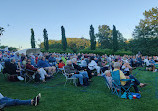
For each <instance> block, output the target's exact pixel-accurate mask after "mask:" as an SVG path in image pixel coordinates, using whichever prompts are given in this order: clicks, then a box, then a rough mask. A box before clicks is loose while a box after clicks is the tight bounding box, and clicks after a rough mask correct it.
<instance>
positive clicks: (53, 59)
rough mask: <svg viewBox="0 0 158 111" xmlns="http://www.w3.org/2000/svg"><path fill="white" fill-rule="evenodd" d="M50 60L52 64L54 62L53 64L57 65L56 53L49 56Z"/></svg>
mask: <svg viewBox="0 0 158 111" xmlns="http://www.w3.org/2000/svg"><path fill="white" fill-rule="evenodd" d="M48 60H49V62H50V64H52V66H56V64H57V61H56V58H55V54H52V55H51V56H50V57H49V59H48Z"/></svg>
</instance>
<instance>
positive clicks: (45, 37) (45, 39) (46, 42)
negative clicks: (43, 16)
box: [43, 29, 49, 50]
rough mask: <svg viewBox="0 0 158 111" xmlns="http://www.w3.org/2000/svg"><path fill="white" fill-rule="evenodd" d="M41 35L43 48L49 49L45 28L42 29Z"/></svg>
mask: <svg viewBox="0 0 158 111" xmlns="http://www.w3.org/2000/svg"><path fill="white" fill-rule="evenodd" d="M43 37H44V48H45V50H48V49H49V43H48V34H47V30H46V29H44V30H43Z"/></svg>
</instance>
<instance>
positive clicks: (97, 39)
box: [0, 7, 158, 55]
mask: <svg viewBox="0 0 158 111" xmlns="http://www.w3.org/2000/svg"><path fill="white" fill-rule="evenodd" d="M143 15H144V19H141V20H140V22H139V24H138V25H137V26H135V29H134V31H133V33H132V39H130V40H127V39H126V38H124V37H123V35H122V33H121V32H120V31H119V30H117V29H116V26H115V25H113V28H112V29H111V28H110V26H108V25H99V26H98V33H95V29H94V27H93V25H90V27H89V36H90V40H88V39H85V38H84V37H81V38H80V39H77V38H75V39H72V40H71V38H66V34H65V28H64V26H61V40H60V41H55V40H54V41H53V40H48V33H47V30H46V29H44V30H43V38H44V42H43V43H41V44H40V46H43V47H44V49H45V50H46V51H48V50H49V49H52V48H56V49H57V48H60V49H62V50H63V51H66V50H67V49H68V48H71V49H72V50H73V52H76V51H77V50H83V49H86V50H87V49H89V50H96V48H97V49H98V48H99V49H108V50H112V51H113V52H119V51H131V52H132V53H133V54H136V53H138V52H139V51H140V52H141V53H142V54H143V55H158V8H157V7H155V8H151V9H150V10H145V12H144V13H143ZM3 32H4V28H3V27H0V36H2V35H3ZM67 41H68V42H67ZM31 47H32V48H35V47H36V44H35V34H34V30H33V29H31Z"/></svg>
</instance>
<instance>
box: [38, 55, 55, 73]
mask: <svg viewBox="0 0 158 111" xmlns="http://www.w3.org/2000/svg"><path fill="white" fill-rule="evenodd" d="M37 67H39V68H44V69H45V70H46V71H48V74H49V75H53V74H54V73H55V72H56V67H55V66H50V64H49V63H48V61H46V59H45V57H44V56H43V57H42V58H41V60H39V61H38V63H37Z"/></svg>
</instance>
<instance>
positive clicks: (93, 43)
mask: <svg viewBox="0 0 158 111" xmlns="http://www.w3.org/2000/svg"><path fill="white" fill-rule="evenodd" d="M89 35H90V42H91V50H95V48H96V37H95V36H94V28H93V26H92V25H91V26H90V31H89Z"/></svg>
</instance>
